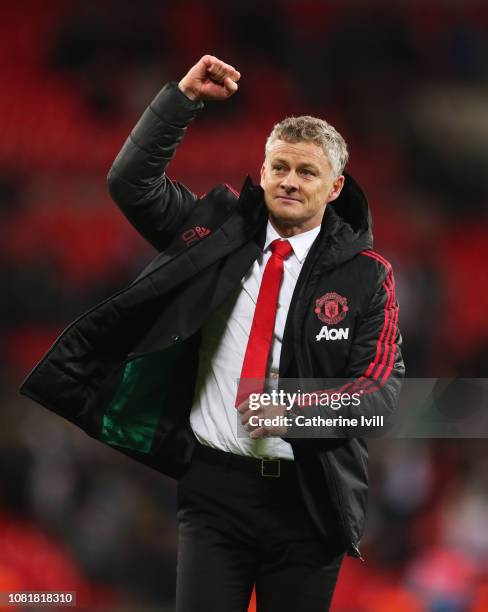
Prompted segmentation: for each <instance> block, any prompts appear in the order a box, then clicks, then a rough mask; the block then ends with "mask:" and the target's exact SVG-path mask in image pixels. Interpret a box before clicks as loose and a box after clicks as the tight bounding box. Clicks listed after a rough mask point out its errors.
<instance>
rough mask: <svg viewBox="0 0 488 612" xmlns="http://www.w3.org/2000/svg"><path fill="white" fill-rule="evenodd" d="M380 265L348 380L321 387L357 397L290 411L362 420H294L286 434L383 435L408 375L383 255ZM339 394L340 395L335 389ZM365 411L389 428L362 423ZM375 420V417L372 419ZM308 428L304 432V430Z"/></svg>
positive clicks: (392, 288)
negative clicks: (309, 423)
mask: <svg viewBox="0 0 488 612" xmlns="http://www.w3.org/2000/svg"><path fill="white" fill-rule="evenodd" d="M376 263H377V265H378V275H377V283H376V287H375V290H374V291H373V294H372V297H371V299H370V302H369V305H368V307H367V309H366V311H365V313H364V315H363V316H362V318H361V320H360V322H359V325H358V328H357V330H356V333H355V336H354V341H353V344H352V348H351V353H350V357H349V364H348V368H347V371H346V372H345V374H344V378H345V380H344V381H343V384H341V386H339V387H337V386H335V387H334V388H331V389H322V390H321V391H319V392H318V393H324V394H327V395H328V396H329V398H331V397H332V394H333V393H335V394H340V395H342V397H345V398H347V396H352V394H353V393H354V394H357V395H356V398H357V402H358V403H353V402H350V403H348V405H341V407H340V408H339V409H337V410H333V409H331V408H330V406H328V405H325V404H326V402H323V403H320V402H319V403H315V404H311V405H308V406H295V407H294V409H292V414H293V416H294V417H295V418H296V417H297V416H298V415H303V416H304V417H313V416H322V417H324V418H334V417H339V416H342V417H345V418H348V419H357V421H358V423H359V426H357V427H354V426H353V427H347V426H331V427H329V426H325V427H320V426H319V427H316V426H314V427H313V428H303V427H298V426H297V425H296V424H295V423H294V424H293V425H292V426H291V427H290V428H289V430H288V432H287V437H294V436H297V437H346V438H347V437H358V436H362V435H365V434H368V433H372V434H375V435H381V434H382V433H385V432H386V431H387V429H388V424H389V417H390V416H391V415H392V413H393V412H394V410H395V408H396V406H397V403H398V399H399V396H400V392H401V387H402V379H403V377H404V375H405V366H404V363H403V359H402V354H401V344H402V338H401V334H400V330H399V329H398V312H399V307H398V302H397V299H396V293H395V278H394V275H393V270H392V268H391V265H390V264H389V263H388V262H387V261H386V260H383V263H380V262H379V261H377V262H376ZM336 399H337V400H338V401H341V400H340V399H339V396H338V395H336ZM361 416H364V417H365V418H371V417H373V416H383V417H384V425H385V428H384V429H381V428H378V427H377V426H372V427H368V426H367V425H366V426H361ZM370 422H371V421H370ZM305 430H306V434H305Z"/></svg>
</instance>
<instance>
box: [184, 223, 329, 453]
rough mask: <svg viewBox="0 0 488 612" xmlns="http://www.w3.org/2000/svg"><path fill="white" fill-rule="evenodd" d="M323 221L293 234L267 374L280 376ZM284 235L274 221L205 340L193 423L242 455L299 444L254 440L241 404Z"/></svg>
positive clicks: (201, 435)
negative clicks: (269, 273) (277, 243)
mask: <svg viewBox="0 0 488 612" xmlns="http://www.w3.org/2000/svg"><path fill="white" fill-rule="evenodd" d="M319 231H320V226H317V227H315V228H314V229H311V230H309V231H307V232H303V233H302V234H297V235H296V236H292V237H291V238H288V239H287V240H288V242H289V243H290V244H291V246H292V249H293V253H292V254H291V255H290V256H289V257H288V258H287V259H285V261H284V271H283V280H282V283H281V287H280V292H279V295H278V308H277V311H276V321H275V328H274V333H273V339H272V343H271V357H270V359H269V361H268V372H267V376H268V377H269V378H271V379H272V380H273V379H274V380H277V379H278V372H279V365H280V355H281V344H282V341H283V332H284V330H285V323H286V317H287V314H288V309H289V307H290V302H291V298H292V295H293V291H294V289H295V285H296V282H297V279H298V275H299V274H300V270H301V269H302V265H303V262H304V260H305V257H306V256H307V253H308V251H309V250H310V247H311V246H312V243H313V241H314V240H315V238H316V237H317V236H318V234H319ZM277 238H280V236H279V234H278V232H277V231H276V230H275V229H274V227H273V226H272V225H271V223H270V222H269V221H268V225H267V229H266V241H265V243H264V249H263V253H262V254H261V255H260V256H259V257H258V259H257V260H256V261H255V262H254V264H253V265H252V266H251V268H250V269H249V271H248V272H247V273H246V275H245V276H244V278H243V279H242V280H241V286H240V288H239V289H238V290H237V291H236V292H235V293H234V294H233V295H232V296H231V297H230V299H228V300H227V301H226V302H225V303H224V304H223V305H222V306H220V307H219V308H218V309H217V310H216V311H215V312H214V313H213V314H212V315H211V317H210V318H209V319H208V320H207V322H206V323H205V325H204V327H203V329H202V343H201V347H200V354H199V367H198V375H197V383H196V387H195V396H194V399H193V406H192V410H191V414H190V424H191V427H192V429H193V432H194V434H195V436H196V437H197V439H198V440H199V441H200V442H201V443H202V444H206V445H207V446H212V447H214V448H218V449H220V450H224V451H227V452H231V453H236V454H238V455H249V456H252V457H273V458H280V459H293V450H292V447H291V445H290V444H288V442H285V441H284V440H282V439H281V438H280V437H270V438H262V439H259V440H252V439H251V438H250V437H249V434H248V433H247V432H246V431H245V430H244V429H243V427H242V425H241V422H240V418H239V413H238V412H237V410H236V408H235V400H236V395H237V387H238V379H239V378H240V375H241V370H242V363H243V361H244V354H245V351H246V347H247V342H248V340H249V333H250V330H251V324H252V319H253V316H254V309H255V307H256V301H257V299H258V294H259V288H260V286H261V279H262V277H263V273H264V269H265V267H266V264H267V262H268V259H269V258H270V257H271V249H270V248H269V245H270V244H271V242H273V240H276V239H277Z"/></svg>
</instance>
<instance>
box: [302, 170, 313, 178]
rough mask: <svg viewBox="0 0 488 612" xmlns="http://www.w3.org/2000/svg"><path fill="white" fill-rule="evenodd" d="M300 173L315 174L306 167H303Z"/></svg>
mask: <svg viewBox="0 0 488 612" xmlns="http://www.w3.org/2000/svg"><path fill="white" fill-rule="evenodd" d="M302 174H309V175H310V176H315V172H312V170H307V168H303V170H302Z"/></svg>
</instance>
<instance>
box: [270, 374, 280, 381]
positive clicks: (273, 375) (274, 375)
mask: <svg viewBox="0 0 488 612" xmlns="http://www.w3.org/2000/svg"><path fill="white" fill-rule="evenodd" d="M278 376H279V374H278V372H271V378H273V379H274V380H276V379H277V378H278Z"/></svg>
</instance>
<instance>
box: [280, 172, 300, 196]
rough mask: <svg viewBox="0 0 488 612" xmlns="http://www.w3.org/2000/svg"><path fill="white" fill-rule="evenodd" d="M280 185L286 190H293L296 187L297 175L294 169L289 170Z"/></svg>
mask: <svg viewBox="0 0 488 612" xmlns="http://www.w3.org/2000/svg"><path fill="white" fill-rule="evenodd" d="M280 186H281V187H283V189H285V190H286V191H295V190H297V189H298V180H297V175H296V173H295V172H294V171H290V172H288V173H287V174H286V176H284V177H283V179H282V180H281V183H280Z"/></svg>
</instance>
